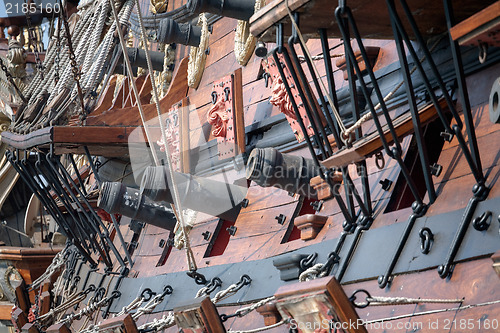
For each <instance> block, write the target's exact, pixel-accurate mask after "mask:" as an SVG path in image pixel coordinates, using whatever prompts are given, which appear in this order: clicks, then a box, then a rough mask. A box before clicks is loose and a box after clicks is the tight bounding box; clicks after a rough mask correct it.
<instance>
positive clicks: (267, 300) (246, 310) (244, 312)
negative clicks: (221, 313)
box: [234, 296, 276, 317]
mask: <svg viewBox="0 0 500 333" xmlns="http://www.w3.org/2000/svg"><path fill="white" fill-rule="evenodd" d="M275 299H276V297H275V296H271V297H268V298H264V299H263V300H260V301H258V302H257V303H254V304H252V305H250V306H247V307H244V308H241V309H238V310H236V311H235V312H234V313H235V314H237V315H238V317H243V316H246V315H247V314H249V313H250V312H252V311H253V310H255V309H257V308H260V307H261V306H263V305H266V304H267V303H270V302H272V301H274V300H275Z"/></svg>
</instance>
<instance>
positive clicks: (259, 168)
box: [246, 148, 320, 199]
mask: <svg viewBox="0 0 500 333" xmlns="http://www.w3.org/2000/svg"><path fill="white" fill-rule="evenodd" d="M319 174H320V170H319V168H318V167H317V166H316V165H315V164H314V161H313V160H312V159H307V158H304V157H302V156H294V155H287V154H282V153H280V152H279V151H278V150H276V149H274V148H255V149H254V150H252V152H251V153H250V156H249V157H248V163H247V166H246V175H247V179H249V180H253V181H254V182H256V183H257V184H258V185H260V186H262V187H269V186H274V187H277V188H280V189H282V190H285V191H288V192H292V193H298V194H301V195H305V196H306V197H308V198H310V199H316V198H317V193H316V190H314V188H312V187H311V186H310V185H309V182H310V180H311V178H313V177H316V176H319Z"/></svg>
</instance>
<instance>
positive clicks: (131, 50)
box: [118, 46, 165, 73]
mask: <svg viewBox="0 0 500 333" xmlns="http://www.w3.org/2000/svg"><path fill="white" fill-rule="evenodd" d="M118 47H119V46H118ZM127 55H128V58H129V59H130V64H131V65H132V67H141V68H146V69H147V68H148V63H147V60H146V52H145V51H144V50H143V49H139V48H137V47H128V48H127ZM149 56H150V57H151V64H152V65H153V69H154V70H155V71H160V72H161V71H162V70H163V63H164V58H165V53H163V52H158V51H149ZM118 63H120V64H121V63H123V54H122V55H121V57H120V60H118ZM122 73H123V72H122Z"/></svg>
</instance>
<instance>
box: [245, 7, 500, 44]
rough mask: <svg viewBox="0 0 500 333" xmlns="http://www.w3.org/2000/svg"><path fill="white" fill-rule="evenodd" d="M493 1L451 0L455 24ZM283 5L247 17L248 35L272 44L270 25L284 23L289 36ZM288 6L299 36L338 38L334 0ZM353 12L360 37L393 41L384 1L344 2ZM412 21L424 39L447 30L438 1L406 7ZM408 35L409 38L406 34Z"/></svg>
mask: <svg viewBox="0 0 500 333" xmlns="http://www.w3.org/2000/svg"><path fill="white" fill-rule="evenodd" d="M492 2H493V1H473V0H461V1H454V2H453V7H454V14H455V17H456V20H457V21H458V22H459V21H461V20H463V19H465V18H468V17H469V16H471V15H472V14H474V13H476V12H478V11H480V10H482V9H483V8H485V7H487V6H488V5H489V4H491V3H492ZM286 5H287V2H285V1H282V0H274V1H271V2H270V3H269V4H268V5H266V6H265V7H263V8H261V9H260V10H259V11H258V12H257V13H255V14H254V15H253V16H252V17H251V18H250V32H251V33H252V35H254V36H257V37H261V38H263V39H265V40H267V41H274V40H275V38H274V33H275V30H274V25H275V24H276V23H278V22H285V23H287V24H285V35H286V36H290V33H291V24H289V22H290V21H289V19H288V11H287V7H286ZM288 6H289V8H290V10H291V11H292V12H294V11H297V12H299V13H301V17H300V30H301V32H302V33H303V34H308V35H313V36H317V33H318V29H321V28H325V29H327V32H328V36H329V37H340V33H339V29H338V26H337V23H336V20H335V16H334V12H335V8H336V7H337V6H338V2H337V1H331V0H289V1H288ZM347 6H349V7H350V8H351V10H352V12H353V15H354V18H355V19H356V23H357V25H358V28H359V31H360V33H361V35H362V36H363V38H381V39H393V38H394V36H393V33H392V28H391V23H390V21H389V12H388V9H387V6H386V2H385V1H382V0H380V1H379V0H377V1H369V2H366V1H361V0H354V1H349V2H347ZM409 6H410V10H411V11H412V13H413V15H414V18H415V20H416V21H417V22H418V24H419V28H420V31H421V33H422V34H423V35H424V37H430V36H435V35H439V34H440V33H442V32H444V31H446V30H447V26H446V21H445V20H444V17H445V16H444V8H443V4H442V2H439V1H432V0H424V1H419V2H418V3H415V2H411V3H410V4H409ZM397 10H398V12H399V13H400V15H401V16H402V17H404V12H403V10H402V9H401V8H400V6H398V7H397ZM403 24H404V26H405V27H406V30H407V31H408V32H411V29H410V27H409V25H408V23H407V21H406V20H403ZM410 36H411V35H410Z"/></svg>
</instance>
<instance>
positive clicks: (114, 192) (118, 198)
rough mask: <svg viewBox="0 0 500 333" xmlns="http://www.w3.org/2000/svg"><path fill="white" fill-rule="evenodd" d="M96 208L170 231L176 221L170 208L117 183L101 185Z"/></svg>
mask: <svg viewBox="0 0 500 333" xmlns="http://www.w3.org/2000/svg"><path fill="white" fill-rule="evenodd" d="M97 206H98V207H99V208H102V209H104V210H105V211H107V212H108V213H110V214H117V213H118V214H122V215H124V216H128V217H130V218H133V219H136V220H139V221H142V222H145V223H148V224H152V225H155V226H157V227H160V228H163V229H167V230H171V231H172V230H174V227H175V223H176V221H177V220H176V218H175V215H174V213H173V212H172V210H171V209H170V208H167V207H166V206H164V205H162V204H161V203H158V202H154V201H153V200H151V199H149V198H148V197H145V196H143V195H141V193H140V192H139V190H137V189H135V188H132V187H126V186H125V185H123V184H122V183H119V182H104V183H102V185H101V191H100V194H99V200H98V201H97Z"/></svg>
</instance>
